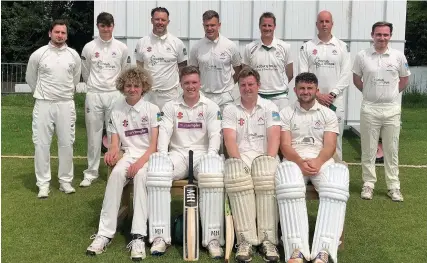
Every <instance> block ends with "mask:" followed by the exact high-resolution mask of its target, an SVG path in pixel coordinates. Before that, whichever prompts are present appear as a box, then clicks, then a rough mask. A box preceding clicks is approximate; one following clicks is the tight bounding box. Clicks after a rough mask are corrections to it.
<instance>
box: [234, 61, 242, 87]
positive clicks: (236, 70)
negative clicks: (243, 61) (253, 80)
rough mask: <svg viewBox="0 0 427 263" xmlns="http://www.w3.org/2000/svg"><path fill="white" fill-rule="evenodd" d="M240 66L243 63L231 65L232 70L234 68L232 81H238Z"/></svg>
mask: <svg viewBox="0 0 427 263" xmlns="http://www.w3.org/2000/svg"><path fill="white" fill-rule="evenodd" d="M242 68H243V65H240V66H237V67H233V70H234V74H233V80H234V83H237V81H239V74H240V71H241V70H242Z"/></svg>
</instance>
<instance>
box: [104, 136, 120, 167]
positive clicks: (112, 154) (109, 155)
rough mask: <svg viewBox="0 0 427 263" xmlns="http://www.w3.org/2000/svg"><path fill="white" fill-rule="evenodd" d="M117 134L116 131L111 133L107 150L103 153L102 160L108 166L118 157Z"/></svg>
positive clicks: (113, 163) (112, 164)
mask: <svg viewBox="0 0 427 263" xmlns="http://www.w3.org/2000/svg"><path fill="white" fill-rule="evenodd" d="M119 140H120V139H119V135H118V134H117V133H113V134H111V142H110V145H109V146H108V151H107V152H106V153H105V155H104V162H105V164H106V165H108V166H114V165H115V164H116V163H117V161H118V158H119V151H120V145H119Z"/></svg>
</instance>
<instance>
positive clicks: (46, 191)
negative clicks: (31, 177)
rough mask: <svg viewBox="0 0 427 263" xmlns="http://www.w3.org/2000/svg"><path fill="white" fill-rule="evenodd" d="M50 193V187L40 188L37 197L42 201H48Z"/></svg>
mask: <svg viewBox="0 0 427 263" xmlns="http://www.w3.org/2000/svg"><path fill="white" fill-rule="evenodd" d="M49 192H50V189H49V186H47V187H40V188H39V193H38V194H37V197H38V198H40V199H46V198H48V197H49Z"/></svg>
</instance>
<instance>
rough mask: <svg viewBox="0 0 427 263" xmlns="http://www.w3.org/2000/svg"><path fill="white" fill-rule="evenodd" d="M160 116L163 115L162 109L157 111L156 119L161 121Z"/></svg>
mask: <svg viewBox="0 0 427 263" xmlns="http://www.w3.org/2000/svg"><path fill="white" fill-rule="evenodd" d="M162 116H163V111H162V112H157V121H161V120H162Z"/></svg>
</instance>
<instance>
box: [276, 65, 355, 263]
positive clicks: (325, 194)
mask: <svg viewBox="0 0 427 263" xmlns="http://www.w3.org/2000/svg"><path fill="white" fill-rule="evenodd" d="M317 85H318V80H317V78H316V75H314V74H313V73H307V72H305V73H301V74H299V75H298V76H297V77H296V79H295V89H294V90H295V93H296V95H297V98H298V101H297V102H295V104H294V105H290V106H288V107H286V108H285V109H283V110H282V111H281V112H280V118H281V122H282V129H281V135H280V138H281V142H280V149H281V151H282V153H283V156H284V158H285V159H286V160H284V161H283V162H282V163H281V164H280V165H279V167H278V169H277V173H276V195H277V202H278V204H279V212H280V225H281V227H282V240H283V248H284V250H285V259H286V262H288V263H303V262H306V261H304V260H308V261H309V260H312V261H311V262H313V263H327V262H337V250H338V245H339V240H340V237H341V234H342V230H343V226H344V219H345V210H346V203H347V200H348V197H349V192H348V187H349V172H348V169H347V167H346V166H345V165H343V164H335V163H334V159H332V156H333V155H334V153H335V148H336V143H337V134H338V133H339V128H338V121H337V116H336V115H335V113H334V112H333V111H332V110H331V109H329V108H327V107H325V106H323V105H321V104H320V103H319V102H318V101H317V100H316V94H317V92H318V91H319V90H318V86H317ZM309 180H310V181H311V182H312V183H313V185H314V187H315V188H316V190H317V191H318V192H319V196H320V204H319V211H318V213H317V220H316V228H315V231H314V237H313V245H312V247H311V255H310V250H309V245H308V241H309V238H308V233H309V227H308V216H307V207H306V201H305V184H306V183H307V182H308V181H309ZM329 258H332V261H329Z"/></svg>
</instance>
